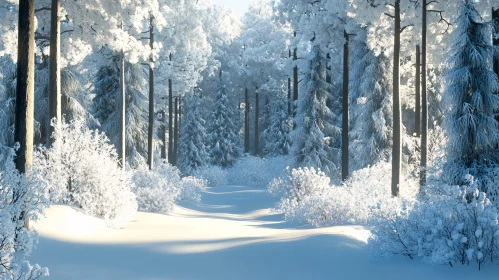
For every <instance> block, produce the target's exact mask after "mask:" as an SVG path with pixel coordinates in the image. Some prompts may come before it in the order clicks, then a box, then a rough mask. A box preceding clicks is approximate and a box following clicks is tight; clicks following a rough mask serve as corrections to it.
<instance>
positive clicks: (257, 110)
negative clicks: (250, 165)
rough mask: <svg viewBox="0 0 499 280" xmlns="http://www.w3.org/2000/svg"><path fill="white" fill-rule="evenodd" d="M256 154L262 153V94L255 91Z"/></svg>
mask: <svg viewBox="0 0 499 280" xmlns="http://www.w3.org/2000/svg"><path fill="white" fill-rule="evenodd" d="M255 99H256V101H255V156H258V155H259V154H260V94H259V93H258V87H257V88H256V91H255Z"/></svg>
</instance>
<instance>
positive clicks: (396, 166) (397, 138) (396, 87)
mask: <svg viewBox="0 0 499 280" xmlns="http://www.w3.org/2000/svg"><path fill="white" fill-rule="evenodd" d="M394 6H395V30H394V36H393V37H394V40H393V41H394V42H393V148H392V149H393V150H392V195H393V196H395V197H397V196H398V195H399V192H400V190H399V185H400V170H401V164H402V116H401V115H402V114H401V108H400V33H401V30H402V28H401V18H400V0H395V5H394Z"/></svg>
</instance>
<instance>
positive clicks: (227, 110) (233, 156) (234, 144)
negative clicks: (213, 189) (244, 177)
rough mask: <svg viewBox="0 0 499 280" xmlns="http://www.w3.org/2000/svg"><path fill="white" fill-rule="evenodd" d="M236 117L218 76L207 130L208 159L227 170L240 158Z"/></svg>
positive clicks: (234, 109) (224, 87)
mask: <svg viewBox="0 0 499 280" xmlns="http://www.w3.org/2000/svg"><path fill="white" fill-rule="evenodd" d="M237 115H238V112H237V110H236V108H235V107H234V106H233V105H232V104H231V102H230V100H229V91H228V88H227V85H226V82H225V80H224V77H223V76H220V80H219V82H218V87H217V95H216V100H215V106H214V108H213V113H212V114H211V116H210V126H209V128H208V133H209V135H208V137H209V139H210V158H211V161H212V163H213V164H214V165H219V166H221V167H223V168H227V167H230V166H232V165H233V164H234V163H235V161H236V160H237V158H238V157H240V156H241V153H242V151H241V137H240V136H239V134H238V131H239V129H238V126H237V124H236V120H237V118H236V116H237Z"/></svg>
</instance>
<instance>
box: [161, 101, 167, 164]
mask: <svg viewBox="0 0 499 280" xmlns="http://www.w3.org/2000/svg"><path fill="white" fill-rule="evenodd" d="M161 142H163V147H161V158H162V159H166V146H167V143H166V142H167V141H166V112H165V111H163V127H162V128H161Z"/></svg>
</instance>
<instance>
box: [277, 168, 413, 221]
mask: <svg viewBox="0 0 499 280" xmlns="http://www.w3.org/2000/svg"><path fill="white" fill-rule="evenodd" d="M390 172H391V165H390V164H389V163H385V162H383V163H379V164H377V165H375V166H372V167H369V168H365V169H362V170H359V171H357V172H355V173H354V174H353V175H352V178H351V179H349V180H348V181H347V182H345V183H344V184H343V185H340V186H335V185H331V181H330V178H329V177H328V176H327V175H326V174H325V173H324V172H322V171H320V170H316V169H314V168H298V169H293V170H291V171H290V172H289V174H288V175H287V176H285V177H281V178H277V179H274V180H273V181H272V182H271V183H270V184H269V191H270V193H272V194H274V195H277V196H280V197H281V200H280V201H279V203H278V204H277V209H276V210H278V211H282V212H283V213H284V217H285V219H286V220H292V221H295V222H298V223H307V224H311V225H314V226H330V225H344V224H358V225H371V224H373V222H374V221H373V219H372V218H373V217H374V214H376V213H377V214H378V215H384V214H385V213H390V212H397V211H398V210H399V209H402V208H404V207H407V206H408V205H411V204H412V203H414V202H415V200H416V195H417V191H418V187H417V184H416V183H415V182H412V181H410V180H406V181H405V182H403V183H402V184H401V188H400V189H401V196H400V198H393V197H392V195H391V188H390V186H391V184H390V183H391V182H390V178H391V177H390V176H387V174H390Z"/></svg>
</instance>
